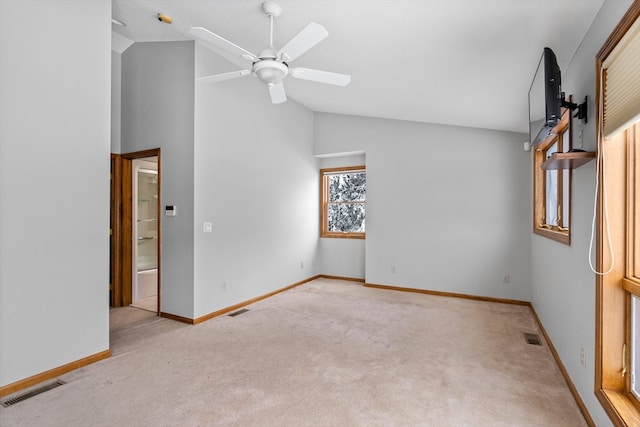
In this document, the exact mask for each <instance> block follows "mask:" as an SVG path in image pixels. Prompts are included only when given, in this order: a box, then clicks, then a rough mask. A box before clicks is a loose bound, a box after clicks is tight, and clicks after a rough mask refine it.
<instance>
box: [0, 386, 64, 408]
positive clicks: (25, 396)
mask: <svg viewBox="0 0 640 427" xmlns="http://www.w3.org/2000/svg"><path fill="white" fill-rule="evenodd" d="M63 384H66V383H65V382H64V381H62V380H58V381H56V382H53V383H50V384H46V385H43V386H41V387H38V388H34V389H33V390H31V391H28V392H26V393H23V394H21V395H18V396H16V397H12V398H11V399H7V400H5V401H4V402H2V406H3V407H5V408H7V407H9V406H11V405H15V404H16V403H18V402H22V401H23V400H27V399H30V398H32V397H33V396H37V395H39V394H41V393H44V392H45V391H49V390H53V389H54V388H56V387H60V386H61V385H63Z"/></svg>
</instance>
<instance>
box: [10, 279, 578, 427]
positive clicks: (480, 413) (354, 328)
mask: <svg viewBox="0 0 640 427" xmlns="http://www.w3.org/2000/svg"><path fill="white" fill-rule="evenodd" d="M247 308H249V311H248V312H246V313H244V314H241V315H239V316H236V317H229V316H223V317H218V318H215V319H212V320H210V321H207V322H205V323H202V324H200V325H197V326H188V325H183V324H179V323H176V322H173V321H170V320H167V319H160V318H156V319H149V318H145V319H138V320H136V321H135V322H134V323H133V324H132V325H131V326H130V327H126V326H122V325H120V329H118V331H117V332H115V333H114V334H113V335H112V349H113V351H114V355H113V356H112V357H111V358H109V359H106V360H103V361H101V362H98V363H96V364H93V365H91V366H87V367H85V368H82V369H80V370H77V371H74V372H72V373H69V374H67V375H64V376H62V377H61V379H63V380H64V381H67V384H65V385H63V386H61V387H58V388H56V389H54V390H51V391H48V392H46V393H43V394H40V395H38V396H36V397H33V398H31V399H29V400H26V401H23V402H20V403H18V404H16V405H14V406H11V407H8V408H0V425H2V426H217V425H225V426H465V427H466V426H491V427H498V426H510V427H512V426H585V425H586V423H585V421H584V419H583V418H582V416H581V414H580V412H579V410H578V408H577V405H576V403H575V401H574V400H573V398H572V396H571V394H570V392H569V390H568V388H567V386H566V384H565V383H564V380H563V379H562V377H561V375H560V372H559V370H558V368H557V366H556V365H555V363H554V361H553V359H552V357H551V354H550V352H549V349H548V348H547V346H546V345H544V346H534V345H530V344H527V343H526V342H525V340H524V338H523V332H533V333H537V332H538V329H537V326H536V324H535V321H534V320H533V318H532V315H531V313H530V310H529V309H528V308H527V307H523V306H515V305H507V304H498V303H488V302H480V301H470V300H464V299H457V298H445V297H437V296H430V295H423V294H415V293H405V292H397V291H388V290H380V289H371V288H366V287H363V286H362V285H361V284H358V283H353V282H346V281H338V280H327V279H318V280H315V281H313V282H309V283H307V284H305V285H302V286H299V287H297V288H294V289H292V290H290V291H288V292H284V293H281V294H278V295H276V296H274V297H271V298H269V299H266V300H263V301H260V302H258V303H255V304H253V305H250V306H248V307H247ZM3 400H4V399H3Z"/></svg>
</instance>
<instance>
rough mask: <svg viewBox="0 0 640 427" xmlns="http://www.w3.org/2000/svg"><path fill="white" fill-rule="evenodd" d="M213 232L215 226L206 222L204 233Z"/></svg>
mask: <svg viewBox="0 0 640 427" xmlns="http://www.w3.org/2000/svg"><path fill="white" fill-rule="evenodd" d="M212 231H213V224H212V223H210V222H205V223H204V232H205V233H211V232H212Z"/></svg>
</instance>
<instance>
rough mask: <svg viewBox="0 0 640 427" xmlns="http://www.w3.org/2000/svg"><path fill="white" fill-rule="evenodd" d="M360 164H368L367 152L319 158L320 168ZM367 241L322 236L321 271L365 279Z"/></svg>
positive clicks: (319, 250) (320, 245) (320, 242)
mask: <svg viewBox="0 0 640 427" xmlns="http://www.w3.org/2000/svg"><path fill="white" fill-rule="evenodd" d="M360 165H365V166H366V155H365V154H356V155H343V154H340V155H337V156H334V155H331V156H328V157H320V158H319V169H324V168H336V167H343V166H360ZM318 197H319V195H318ZM365 243H366V241H365V240H364V239H336V238H321V239H320V240H319V241H318V260H319V271H320V272H321V273H322V274H327V275H330V276H340V277H349V278H352V279H364V271H365Z"/></svg>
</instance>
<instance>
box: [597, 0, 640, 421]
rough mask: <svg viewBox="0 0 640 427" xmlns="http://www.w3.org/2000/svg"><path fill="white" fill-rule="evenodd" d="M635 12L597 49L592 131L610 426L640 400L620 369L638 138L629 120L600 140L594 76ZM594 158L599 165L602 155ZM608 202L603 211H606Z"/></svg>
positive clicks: (601, 388)
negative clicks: (631, 182) (622, 128)
mask: <svg viewBox="0 0 640 427" xmlns="http://www.w3.org/2000/svg"><path fill="white" fill-rule="evenodd" d="M639 17H640V0H635V1H634V2H633V3H632V5H631V6H630V8H629V10H628V11H627V13H626V14H625V15H624V16H623V18H622V19H621V21H620V22H619V24H618V25H617V26H616V28H615V29H614V30H613V32H612V33H611V35H610V36H609V38H608V39H607V41H606V42H605V43H604V45H603V47H602V49H600V51H599V52H598V54H597V55H596V76H598V78H597V80H596V96H597V98H598V101H597V102H596V105H597V108H598V110H597V121H596V134H597V135H598V141H597V143H598V147H602V152H603V154H604V155H605V157H606V162H605V164H606V169H604V168H602V167H599V168H598V171H599V176H598V180H599V182H601V183H603V185H605V184H604V183H606V195H607V203H606V204H605V203H604V202H603V199H604V194H605V193H604V192H603V189H602V185H601V186H600V187H599V188H598V205H597V216H598V222H597V231H596V233H597V241H596V251H597V252H596V269H597V271H599V272H606V271H607V270H609V269H610V270H611V271H610V272H608V274H597V275H596V366H595V370H596V372H595V394H596V397H597V398H598V400H599V401H600V404H601V405H602V407H603V409H604V410H605V412H606V413H607V415H608V416H609V418H610V419H611V421H612V423H613V424H614V425H615V426H637V425H640V402H639V401H638V399H637V398H635V396H633V395H632V394H631V393H630V375H628V374H627V375H626V376H623V375H622V371H623V369H624V367H626V366H630V352H629V351H626V350H625V346H627V347H628V344H629V343H630V340H631V336H630V333H631V328H630V322H631V319H630V317H631V316H630V309H631V295H637V296H640V281H638V280H637V279H635V278H632V277H630V276H633V275H634V274H635V273H636V272H633V271H632V270H633V268H632V267H631V266H632V262H631V261H632V257H634V256H635V255H634V251H635V247H634V239H633V234H634V230H633V227H630V225H631V224H632V223H633V222H634V221H629V219H630V218H631V216H630V215H631V214H632V212H630V210H633V207H632V206H631V203H630V196H631V192H632V191H633V192H634V193H635V192H637V190H635V191H634V190H633V188H630V187H632V186H630V185H627V182H628V180H629V179H633V176H630V173H634V172H635V169H636V168H637V165H635V164H634V162H635V159H634V158H633V157H635V156H632V154H633V151H632V150H633V149H634V148H633V146H632V144H634V143H635V144H637V139H638V138H640V124H636V125H634V126H635V130H632V129H631V130H625V131H622V132H620V133H619V134H618V135H614V136H612V137H611V138H608V139H607V140H606V141H604V137H603V136H602V130H601V127H602V115H603V111H602V107H601V105H602V101H601V100H602V96H603V90H604V87H602V85H603V84H604V82H605V81H606V80H605V79H601V78H600V77H599V76H602V75H603V69H604V66H603V64H604V62H605V60H606V59H607V57H608V56H609V54H611V53H612V52H613V50H614V48H615V47H616V46H617V44H618V43H619V42H620V40H621V39H622V37H623V36H624V35H625V34H626V33H627V31H628V30H629V28H630V27H631V25H632V24H633V23H634V22H635V21H636V20H637V19H639ZM631 138H634V139H635V141H636V142H633V141H632V140H631ZM603 144H604V145H603ZM630 146H631V148H630ZM598 161H599V162H600V163H599V165H600V166H601V165H602V161H601V160H600V159H598ZM631 167H634V170H631ZM603 169H604V170H603ZM607 205H608V206H607ZM607 207H608V209H607V210H608V212H607V211H605V209H606V208H607ZM607 220H608V221H609V222H608V223H607ZM608 232H609V233H610V234H609V235H608V234H607V233H608ZM609 241H611V247H609V243H608V242H609ZM611 254H613V258H614V259H613V260H612V259H611Z"/></svg>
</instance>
